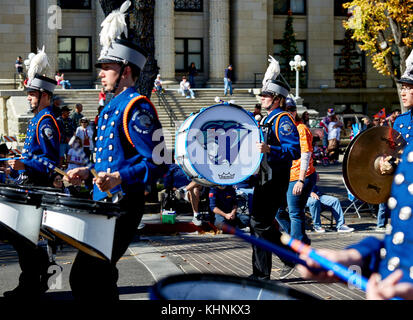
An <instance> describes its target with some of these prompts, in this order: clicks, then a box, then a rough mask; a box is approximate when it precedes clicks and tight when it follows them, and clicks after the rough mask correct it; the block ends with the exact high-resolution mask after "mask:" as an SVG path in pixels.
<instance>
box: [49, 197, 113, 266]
mask: <svg viewBox="0 0 413 320" xmlns="http://www.w3.org/2000/svg"><path fill="white" fill-rule="evenodd" d="M41 206H42V207H43V208H44V211H43V221H42V228H44V229H46V230H47V231H49V232H50V233H52V234H54V235H55V236H56V237H58V238H60V239H61V240H63V241H64V242H66V243H68V244H70V245H71V246H73V247H75V248H77V249H79V250H81V251H83V252H85V253H87V254H89V255H91V256H94V257H97V258H100V259H103V260H107V261H110V260H111V258H112V247H113V239H114V235H115V224H116V219H117V218H118V217H119V216H120V215H121V212H120V211H121V210H120V206H119V205H118V204H115V203H111V202H102V201H93V200H87V199H80V198H73V197H70V196H68V195H66V194H54V195H50V194H48V195H44V196H43V197H42V202H41Z"/></svg>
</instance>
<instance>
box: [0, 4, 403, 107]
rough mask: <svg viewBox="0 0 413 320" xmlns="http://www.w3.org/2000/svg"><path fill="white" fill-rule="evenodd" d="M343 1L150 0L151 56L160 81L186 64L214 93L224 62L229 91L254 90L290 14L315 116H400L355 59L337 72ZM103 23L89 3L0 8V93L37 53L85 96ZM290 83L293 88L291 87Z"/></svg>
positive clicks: (304, 93)
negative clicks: (19, 62)
mask: <svg viewBox="0 0 413 320" xmlns="http://www.w3.org/2000/svg"><path fill="white" fill-rule="evenodd" d="M343 2H346V1H342V0H335V1H334V0H311V1H310V0H156V8H155V41H156V52H155V55H156V58H157V61H158V65H159V67H160V73H161V75H162V78H163V79H164V80H168V81H170V83H171V84H173V83H177V82H178V81H179V80H180V78H181V76H182V75H183V74H185V72H186V69H187V67H188V65H189V64H190V63H191V62H195V64H196V67H197V68H198V71H199V73H198V76H197V77H196V85H197V87H198V88H199V87H217V86H218V87H220V88H221V87H222V86H223V76H224V69H225V68H226V67H227V66H228V64H232V65H233V67H234V72H235V77H236V79H235V88H254V87H257V88H259V87H260V80H261V77H262V73H263V72H265V70H266V67H267V64H268V62H267V57H268V54H271V55H274V56H276V57H279V56H280V50H281V45H280V43H281V40H282V38H283V33H284V30H285V22H286V19H287V12H288V9H289V8H290V9H291V11H292V16H293V26H294V31H295V38H296V43H297V48H298V50H299V53H300V55H301V56H302V57H303V59H304V60H306V61H307V67H306V69H305V72H304V73H303V75H302V77H303V78H304V81H303V87H300V96H301V97H302V98H304V105H306V106H308V107H311V108H315V109H317V110H319V111H320V112H321V114H323V113H324V111H325V110H326V109H327V108H329V107H336V108H337V110H338V111H344V110H349V109H352V110H354V111H356V112H363V113H368V114H372V113H374V112H376V110H379V109H381V108H383V107H385V108H386V110H387V111H390V110H392V109H395V108H399V102H398V96H397V92H396V89H395V88H394V87H393V84H392V81H391V80H390V79H389V78H386V77H384V76H382V75H380V74H378V72H376V71H375V70H374V68H373V67H372V64H371V62H370V59H369V58H368V57H364V55H363V54H362V53H360V52H358V54H359V56H358V57H356V58H355V61H354V63H355V64H357V65H358V67H359V68H358V69H357V71H354V72H350V73H349V72H347V73H346V72H344V71H343V70H341V71H340V65H341V62H340V61H341V59H342V58H343V57H342V55H343V53H342V49H343V47H344V44H343V41H344V40H345V29H344V28H343V26H342V20H343V19H345V18H346V16H345V12H343V10H341V8H340V4H341V3H343ZM103 19H104V15H103V12H102V10H101V8H100V4H99V1H98V0H41V1H40V0H2V5H1V10H0V42H1V44H2V45H1V46H0V88H10V87H13V85H14V76H15V75H14V74H15V69H14V62H15V60H16V57H17V56H19V55H20V56H22V57H23V59H25V58H26V57H27V55H28V54H29V53H30V52H34V51H35V50H36V48H37V47H40V46H41V45H43V44H44V45H46V51H47V53H48V55H49V57H50V64H51V66H50V74H51V75H52V74H53V73H54V72H55V71H56V70H60V71H61V72H63V73H64V74H65V78H66V79H69V80H70V81H71V83H72V85H73V87H75V88H91V87H93V86H94V83H95V81H96V79H97V70H96V69H95V68H94V62H95V61H96V59H97V56H98V54H99V52H100V45H99V43H98V39H99V38H98V37H99V32H100V29H101V28H100V23H101V21H102V20H103ZM294 84H295V82H294V83H292V85H293V86H294Z"/></svg>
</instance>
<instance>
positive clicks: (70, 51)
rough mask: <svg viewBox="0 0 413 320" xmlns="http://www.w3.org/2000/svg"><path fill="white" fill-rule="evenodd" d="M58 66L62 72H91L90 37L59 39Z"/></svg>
mask: <svg viewBox="0 0 413 320" xmlns="http://www.w3.org/2000/svg"><path fill="white" fill-rule="evenodd" d="M58 42H59V44H58V46H59V55H58V65H59V70H60V71H91V70H92V64H91V61H92V51H91V38H90V37H59V41H58Z"/></svg>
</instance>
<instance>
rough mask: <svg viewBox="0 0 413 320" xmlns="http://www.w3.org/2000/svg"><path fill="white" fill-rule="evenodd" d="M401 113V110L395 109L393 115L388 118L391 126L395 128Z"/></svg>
mask: <svg viewBox="0 0 413 320" xmlns="http://www.w3.org/2000/svg"><path fill="white" fill-rule="evenodd" d="M400 113H401V111H400V109H395V110H394V111H393V112H392V113H391V115H390V116H389V117H388V118H387V120H388V123H389V126H390V127H392V128H393V125H394V121H396V118H397V117H398V116H399V115H400Z"/></svg>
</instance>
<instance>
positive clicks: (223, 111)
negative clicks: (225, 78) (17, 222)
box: [175, 103, 263, 187]
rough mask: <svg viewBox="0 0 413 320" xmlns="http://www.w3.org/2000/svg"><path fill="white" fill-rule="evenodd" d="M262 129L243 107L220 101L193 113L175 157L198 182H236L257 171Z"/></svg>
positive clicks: (180, 136) (180, 134) (181, 130)
mask: <svg viewBox="0 0 413 320" xmlns="http://www.w3.org/2000/svg"><path fill="white" fill-rule="evenodd" d="M261 141H263V136H262V132H261V131H260V129H259V128H258V124H257V122H256V121H255V119H254V118H253V116H252V115H251V114H250V113H248V112H247V111H246V110H245V109H243V108H242V107H240V106H237V105H233V104H227V103H224V104H217V105H214V106H211V107H208V108H205V109H202V110H201V111H199V112H198V113H196V114H192V115H190V116H189V117H188V118H187V119H186V120H185V121H184V122H183V124H182V125H181V127H180V128H179V130H178V132H177V134H176V138H175V159H176V160H177V163H178V164H179V166H180V167H181V168H182V170H183V171H184V172H185V173H186V175H187V176H188V177H189V178H190V179H192V180H194V181H195V182H197V183H199V184H201V185H203V186H206V187H212V186H217V185H234V184H237V183H240V182H242V181H244V180H245V179H247V178H249V177H250V176H251V175H252V174H254V173H255V172H256V171H257V170H258V168H259V165H260V163H261V159H262V153H260V152H259V151H258V149H257V148H256V143H257V142H261Z"/></svg>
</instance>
